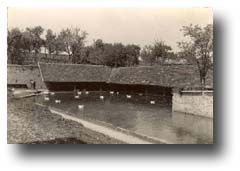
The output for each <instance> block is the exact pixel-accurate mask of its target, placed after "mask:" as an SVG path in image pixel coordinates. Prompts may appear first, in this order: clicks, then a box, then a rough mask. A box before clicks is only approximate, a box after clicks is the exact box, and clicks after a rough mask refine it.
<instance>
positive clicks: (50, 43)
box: [45, 29, 56, 56]
mask: <svg viewBox="0 0 240 171" xmlns="http://www.w3.org/2000/svg"><path fill="white" fill-rule="evenodd" d="M45 48H46V49H47V50H48V54H49V55H50V56H51V54H52V53H53V52H55V51H56V35H55V34H53V31H52V30H51V29H48V30H47V34H46V36H45Z"/></svg>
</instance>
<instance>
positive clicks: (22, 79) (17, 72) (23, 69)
mask: <svg viewBox="0 0 240 171" xmlns="http://www.w3.org/2000/svg"><path fill="white" fill-rule="evenodd" d="M30 80H33V81H35V82H36V88H37V89H44V88H46V87H45V84H44V83H43V81H42V78H41V75H40V72H39V68H38V66H37V65H8V66H7V84H8V85H19V84H21V85H27V87H28V88H31V83H30Z"/></svg>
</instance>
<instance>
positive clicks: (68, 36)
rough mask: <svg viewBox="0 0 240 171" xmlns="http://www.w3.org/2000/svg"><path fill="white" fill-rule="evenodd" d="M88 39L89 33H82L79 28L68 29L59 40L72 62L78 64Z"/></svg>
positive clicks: (64, 30)
mask: <svg viewBox="0 0 240 171" xmlns="http://www.w3.org/2000/svg"><path fill="white" fill-rule="evenodd" d="M86 37H87V32H85V31H81V30H80V29H79V28H71V29H70V28H67V29H63V30H62V31H61V32H60V34H59V36H58V38H59V40H60V41H62V47H63V49H62V50H63V51H65V52H66V53H67V54H68V56H69V60H70V61H71V62H73V63H76V62H77V61H78V58H79V57H80V55H81V52H80V51H81V50H82V48H83V47H84V44H85V39H86Z"/></svg>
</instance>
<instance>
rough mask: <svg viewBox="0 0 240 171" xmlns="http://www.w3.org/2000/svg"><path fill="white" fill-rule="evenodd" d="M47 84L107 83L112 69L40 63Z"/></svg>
mask: <svg viewBox="0 0 240 171" xmlns="http://www.w3.org/2000/svg"><path fill="white" fill-rule="evenodd" d="M39 68H40V72H41V75H42V78H43V81H45V82H107V80H108V78H109V76H110V73H111V69H110V68H108V67H105V66H100V65H81V64H56V63H55V64H53V63H39Z"/></svg>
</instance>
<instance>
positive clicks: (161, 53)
mask: <svg viewBox="0 0 240 171" xmlns="http://www.w3.org/2000/svg"><path fill="white" fill-rule="evenodd" d="M171 50H172V48H171V47H170V46H168V45H166V44H165V43H164V42H163V41H156V42H155V43H154V45H153V47H152V55H153V56H154V57H155V58H156V59H155V61H156V63H160V64H163V63H164V62H165V60H166V59H167V58H168V57H169V53H170V51H171Z"/></svg>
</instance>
